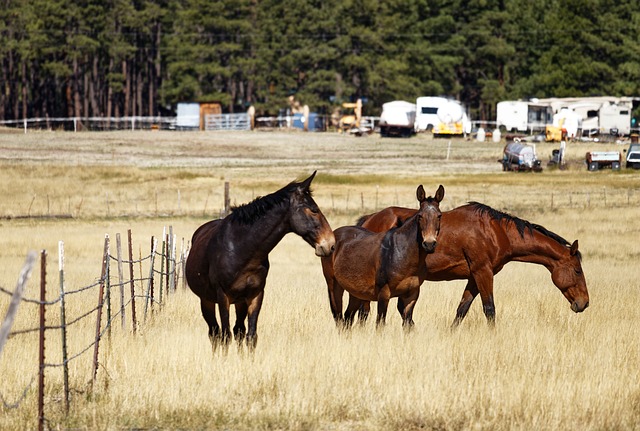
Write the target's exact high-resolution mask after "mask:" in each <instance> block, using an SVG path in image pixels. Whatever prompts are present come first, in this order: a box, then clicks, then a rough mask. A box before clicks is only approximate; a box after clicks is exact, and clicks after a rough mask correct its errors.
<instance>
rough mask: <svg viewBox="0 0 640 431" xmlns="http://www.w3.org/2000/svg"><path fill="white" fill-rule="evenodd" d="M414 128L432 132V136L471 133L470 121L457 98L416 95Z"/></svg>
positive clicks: (419, 130) (418, 130)
mask: <svg viewBox="0 0 640 431" xmlns="http://www.w3.org/2000/svg"><path fill="white" fill-rule="evenodd" d="M415 129H416V131H417V132H422V131H427V132H433V135H434V136H451V135H465V134H469V133H471V121H469V117H468V116H467V113H466V112H465V108H464V106H462V104H461V103H460V102H458V101H457V100H451V99H447V98H445V97H418V98H417V99H416V124H415Z"/></svg>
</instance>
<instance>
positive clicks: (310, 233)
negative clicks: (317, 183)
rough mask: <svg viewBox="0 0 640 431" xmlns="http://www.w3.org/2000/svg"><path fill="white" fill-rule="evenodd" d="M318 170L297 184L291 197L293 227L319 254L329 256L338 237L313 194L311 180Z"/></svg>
mask: <svg viewBox="0 0 640 431" xmlns="http://www.w3.org/2000/svg"><path fill="white" fill-rule="evenodd" d="M315 176H316V172H314V173H313V174H311V176H310V177H309V178H307V179H306V180H304V181H302V182H300V183H297V184H295V187H294V189H293V192H292V193H291V197H290V204H291V205H290V211H291V213H290V221H291V229H292V230H293V232H295V233H296V234H298V235H300V236H301V237H302V238H303V239H304V240H305V241H306V242H307V243H308V244H309V245H311V246H312V247H314V248H315V250H316V255H317V256H329V255H330V254H331V253H332V252H333V249H334V246H335V243H336V239H335V237H334V236H333V230H332V229H331V226H329V222H327V219H326V218H325V216H324V214H322V211H320V208H318V205H317V204H316V202H315V201H314V200H313V197H312V196H311V181H313V178H314V177H315Z"/></svg>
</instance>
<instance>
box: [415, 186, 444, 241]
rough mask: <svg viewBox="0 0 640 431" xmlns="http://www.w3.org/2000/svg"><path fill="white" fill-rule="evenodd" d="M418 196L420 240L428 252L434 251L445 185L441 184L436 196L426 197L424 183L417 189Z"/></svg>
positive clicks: (438, 231)
mask: <svg viewBox="0 0 640 431" xmlns="http://www.w3.org/2000/svg"><path fill="white" fill-rule="evenodd" d="M416 197H417V198H418V202H420V209H419V210H418V213H417V214H416V217H417V221H418V226H419V229H418V231H419V233H418V235H419V236H420V237H419V241H420V244H421V245H422V248H423V249H424V250H425V251H426V252H427V253H433V252H434V251H435V249H436V244H437V238H438V234H439V233H440V218H441V217H442V212H441V211H440V202H442V199H443V198H444V187H442V185H440V187H438V190H437V191H436V194H435V197H431V196H429V197H426V194H425V192H424V187H422V184H421V185H419V186H418V189H417V190H416Z"/></svg>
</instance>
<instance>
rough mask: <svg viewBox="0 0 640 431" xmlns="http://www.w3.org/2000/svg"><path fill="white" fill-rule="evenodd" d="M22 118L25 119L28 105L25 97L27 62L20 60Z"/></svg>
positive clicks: (26, 94)
mask: <svg viewBox="0 0 640 431" xmlns="http://www.w3.org/2000/svg"><path fill="white" fill-rule="evenodd" d="M21 66H22V118H27V116H28V114H29V113H28V104H27V96H28V94H29V92H28V85H29V83H28V80H27V62H26V61H25V60H22V65H21Z"/></svg>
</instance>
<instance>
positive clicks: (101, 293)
mask: <svg viewBox="0 0 640 431" xmlns="http://www.w3.org/2000/svg"><path fill="white" fill-rule="evenodd" d="M108 260H109V237H108V236H107V237H105V239H104V253H103V254H102V274H101V275H100V291H99V293H98V307H97V310H98V317H97V318H96V339H95V344H94V346H93V347H94V348H93V373H92V376H93V377H92V380H91V387H92V388H93V385H94V384H95V382H96V376H97V374H98V351H99V350H100V328H101V326H100V324H101V322H102V306H103V299H104V285H105V278H106V275H107V262H108Z"/></svg>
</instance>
